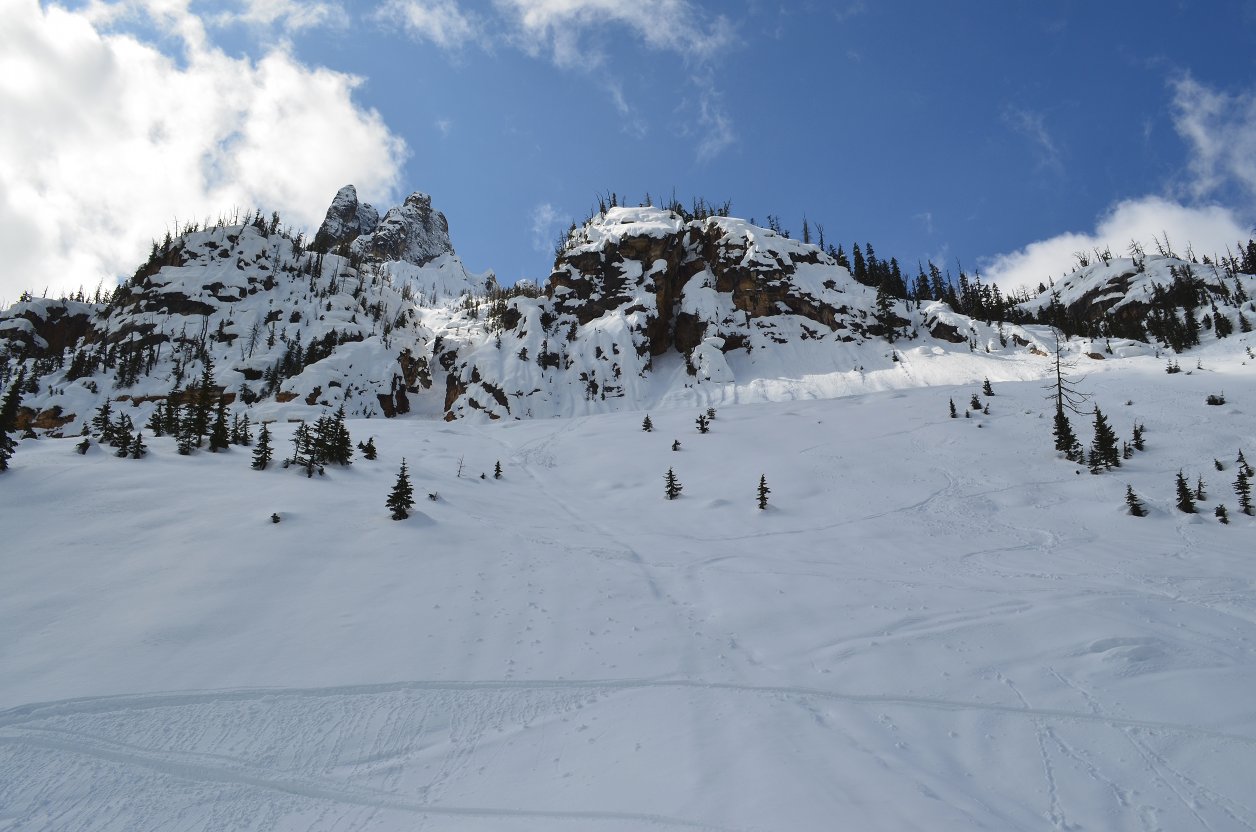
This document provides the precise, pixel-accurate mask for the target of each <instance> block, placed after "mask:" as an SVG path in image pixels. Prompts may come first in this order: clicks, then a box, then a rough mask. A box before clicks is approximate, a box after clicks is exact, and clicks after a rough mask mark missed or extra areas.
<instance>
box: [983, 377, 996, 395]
mask: <svg viewBox="0 0 1256 832" xmlns="http://www.w3.org/2000/svg"><path fill="white" fill-rule="evenodd" d="M981 392H982V394H983V395H986V396H993V395H994V388H993V387H991V386H990V378H989V377H988V376H987V377H986V380H985V381H983V382H982V383H981Z"/></svg>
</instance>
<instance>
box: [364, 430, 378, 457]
mask: <svg viewBox="0 0 1256 832" xmlns="http://www.w3.org/2000/svg"><path fill="white" fill-rule="evenodd" d="M376 455H377V451H376V450H375V437H374V436H370V437H367V440H366V444H365V445H363V446H362V458H363V459H368V460H370V459H375V457H376Z"/></svg>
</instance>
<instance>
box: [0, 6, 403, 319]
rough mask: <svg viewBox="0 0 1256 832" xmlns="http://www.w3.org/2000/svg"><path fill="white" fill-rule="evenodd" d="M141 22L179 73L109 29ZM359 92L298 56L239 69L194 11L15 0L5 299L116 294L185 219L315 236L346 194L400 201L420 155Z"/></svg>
mask: <svg viewBox="0 0 1256 832" xmlns="http://www.w3.org/2000/svg"><path fill="white" fill-rule="evenodd" d="M135 13H143V14H145V15H147V16H148V19H149V20H150V21H151V22H152V23H153V24H154V25H156V26H158V27H160V28H161V30H162V33H163V34H165V35H167V36H172V37H175V38H177V40H178V43H179V44H180V46H181V50H182V54H181V55H179V59H178V60H175V59H172V58H171V57H169V56H167V55H165V54H163V53H162V52H161V51H159V50H158V49H157V48H156V47H155V46H153V45H152V44H151V43H147V42H145V41H143V40H141V39H139V38H138V37H136V36H134V35H131V34H125V33H121V32H114V31H110V30H109V29H108V24H109V23H111V22H116V21H118V20H120V19H121V17H122V16H123V15H126V14H135ZM358 84H359V79H358V78H355V77H353V76H350V75H345V74H342V73H338V72H334V71H331V70H328V69H324V68H318V67H307V66H305V65H303V64H301V63H300V62H298V61H297V60H295V59H294V58H293V57H292V56H291V55H290V54H289V53H287V52H286V51H284V50H283V49H282V48H280V49H276V50H273V51H271V52H269V53H268V54H266V55H265V56H264V57H262V58H260V59H258V60H252V59H250V58H247V57H239V58H237V57H231V56H228V55H227V54H226V53H224V52H223V51H222V50H220V49H218V48H216V47H215V46H214V45H213V44H212V42H211V39H210V37H209V36H208V35H207V33H206V29H205V25H204V21H203V20H201V19H200V18H197V17H196V16H195V15H192V14H191V13H189V12H188V10H187V5H186V2H180V0H147V2H142V3H132V4H110V3H103V2H95V3H92V4H89V6H87V7H85V8H84V9H83V10H82V11H69V10H67V9H64V8H61V7H59V6H55V5H49V6H43V7H41V6H40V4H39V3H38V2H37V0H12V1H11V2H6V4H5V6H4V9H3V11H0V112H3V113H4V114H5V117H4V119H0V252H3V257H4V264H5V265H4V268H3V269H0V296H2V297H4V298H7V299H8V300H10V301H11V300H13V299H14V298H15V297H16V296H17V294H18V293H19V292H20V291H22V290H24V289H30V290H33V291H35V292H36V293H40V292H42V291H43V290H44V289H45V288H47V289H48V291H49V294H50V295H55V294H57V293H58V292H60V291H67V290H72V289H74V288H75V287H77V286H79V285H84V286H86V287H88V288H91V287H92V286H94V285H95V284H96V283H97V282H98V281H99V280H101V279H102V278H103V279H105V281H106V283H108V282H109V281H110V279H111V278H113V277H115V276H117V275H122V274H128V273H130V272H131V271H132V270H133V269H134V268H135V267H136V265H137V264H138V263H139V261H140V260H141V259H142V258H143V256H144V255H145V254H146V253H147V249H148V244H149V241H150V240H151V239H152V238H153V237H160V236H161V235H162V234H163V233H164V232H165V230H166V229H168V228H170V227H171V226H172V225H173V223H174V221H175V219H176V218H178V219H179V220H192V219H202V218H205V217H211V218H214V217H217V216H218V215H220V214H222V213H227V212H230V211H232V210H233V209H236V208H239V209H241V210H243V211H249V210H251V209H252V208H254V207H261V208H264V209H266V210H278V211H280V213H281V214H282V215H283V216H284V218H285V220H286V221H287V222H290V223H293V224H294V225H310V224H314V223H317V222H318V221H319V220H321V218H322V213H323V211H324V210H325V209H326V205H327V203H328V201H329V200H330V198H331V196H332V195H333V194H334V193H335V191H336V189H337V188H338V187H339V186H341V185H343V184H345V183H346V182H354V183H356V184H357V185H358V187H359V191H360V193H362V195H363V197H364V198H366V199H372V200H376V201H386V200H387V199H390V198H391V197H392V196H393V195H394V193H395V190H396V186H397V181H398V176H399V172H400V166H401V163H402V161H403V158H404V156H405V146H404V144H403V143H402V141H401V140H400V139H398V138H397V137H395V136H394V135H393V134H392V133H391V132H390V131H389V130H388V128H387V126H386V125H385V124H384V123H383V121H382V119H381V118H380V116H379V114H378V113H377V112H375V111H373V110H365V109H363V108H361V107H359V106H358V105H357V104H356V103H355V102H354V100H353V91H354V89H355V87H356V86H357V85H358Z"/></svg>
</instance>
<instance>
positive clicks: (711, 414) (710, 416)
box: [706, 407, 715, 422]
mask: <svg viewBox="0 0 1256 832" xmlns="http://www.w3.org/2000/svg"><path fill="white" fill-rule="evenodd" d="M706 416H707V418H708V419H710V420H711V421H712V422H714V421H715V408H713V407H708V408H707V411H706Z"/></svg>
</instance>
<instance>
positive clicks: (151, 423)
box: [145, 400, 166, 438]
mask: <svg viewBox="0 0 1256 832" xmlns="http://www.w3.org/2000/svg"><path fill="white" fill-rule="evenodd" d="M164 411H165V405H164V404H163V403H162V402H161V401H160V400H158V402H157V404H156V405H154V406H153V412H152V415H150V416H149V417H148V423H147V424H146V425H145V427H146V428H148V432H149V433H151V434H152V435H153V436H156V437H158V438H161V437H162V436H164V435H165V433H166V414H165V412H164Z"/></svg>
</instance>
